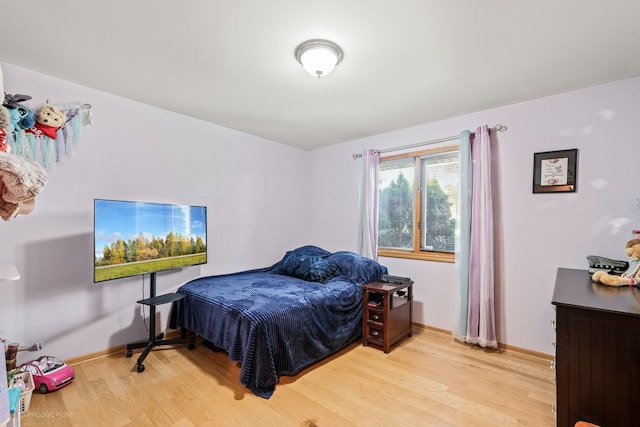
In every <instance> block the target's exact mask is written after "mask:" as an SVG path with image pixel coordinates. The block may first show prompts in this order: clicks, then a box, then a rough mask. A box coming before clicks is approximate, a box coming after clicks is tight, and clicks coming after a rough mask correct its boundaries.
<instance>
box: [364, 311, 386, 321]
mask: <svg viewBox="0 0 640 427" xmlns="http://www.w3.org/2000/svg"><path fill="white" fill-rule="evenodd" d="M367 320H368V321H369V322H375V323H384V313H383V312H381V311H371V310H369V316H368V319H367Z"/></svg>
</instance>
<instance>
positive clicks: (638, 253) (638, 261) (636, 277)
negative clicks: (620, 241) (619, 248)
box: [591, 239, 640, 286]
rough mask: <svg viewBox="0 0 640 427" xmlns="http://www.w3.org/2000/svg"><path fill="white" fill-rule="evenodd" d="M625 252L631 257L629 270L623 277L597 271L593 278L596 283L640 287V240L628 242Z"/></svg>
mask: <svg viewBox="0 0 640 427" xmlns="http://www.w3.org/2000/svg"><path fill="white" fill-rule="evenodd" d="M625 252H626V253H627V256H629V268H628V269H627V271H625V272H624V273H622V275H621V276H616V275H613V274H609V273H607V272H605V271H596V272H595V273H593V276H592V277H591V278H592V279H593V281H594V282H600V283H602V284H604V285H607V286H640V239H631V240H629V241H628V242H627V246H626V247H625Z"/></svg>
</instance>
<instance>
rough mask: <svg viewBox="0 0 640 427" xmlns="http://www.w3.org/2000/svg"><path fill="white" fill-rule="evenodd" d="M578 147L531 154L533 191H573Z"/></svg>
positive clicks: (574, 189)
mask: <svg viewBox="0 0 640 427" xmlns="http://www.w3.org/2000/svg"><path fill="white" fill-rule="evenodd" d="M577 160H578V149H572V150H560V151H545V152H543V153H534V154H533V192H534V193H574V192H575V191H576V183H577V179H576V178H577V172H578V163H577Z"/></svg>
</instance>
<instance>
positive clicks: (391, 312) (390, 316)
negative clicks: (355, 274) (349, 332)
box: [362, 280, 413, 353]
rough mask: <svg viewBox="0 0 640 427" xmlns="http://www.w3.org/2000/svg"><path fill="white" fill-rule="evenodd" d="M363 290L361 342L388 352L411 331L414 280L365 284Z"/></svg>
mask: <svg viewBox="0 0 640 427" xmlns="http://www.w3.org/2000/svg"><path fill="white" fill-rule="evenodd" d="M362 291H363V295H362V302H363V308H362V345H364V346H372V347H376V348H378V349H380V350H382V351H384V352H385V353H389V350H390V348H391V346H392V345H394V344H395V343H397V342H398V341H400V340H401V339H403V338H404V337H405V336H407V337H410V336H411V334H412V331H411V321H412V302H413V281H411V280H410V281H408V282H405V283H386V282H373V283H367V284H366V285H363V286H362Z"/></svg>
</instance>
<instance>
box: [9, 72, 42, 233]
mask: <svg viewBox="0 0 640 427" xmlns="http://www.w3.org/2000/svg"><path fill="white" fill-rule="evenodd" d="M0 101H1V102H0V217H1V218H2V219H3V220H5V221H8V220H9V219H11V218H15V217H16V216H17V215H19V214H23V215H24V214H28V213H30V212H31V211H32V210H33V207H34V204H35V197H36V195H37V194H39V193H40V191H42V189H43V188H44V185H45V184H46V182H47V173H46V172H45V170H44V168H43V167H42V166H41V165H39V164H38V163H36V162H33V161H29V160H27V159H24V158H22V157H20V156H18V155H16V154H11V151H12V147H11V141H12V138H11V136H12V135H13V134H14V130H15V127H14V126H15V121H14V119H13V115H12V114H10V109H9V108H8V107H7V106H6V102H5V101H6V100H5V93H4V87H3V79H2V68H1V67H0ZM9 103H11V100H9Z"/></svg>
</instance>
